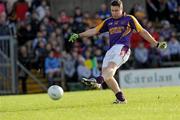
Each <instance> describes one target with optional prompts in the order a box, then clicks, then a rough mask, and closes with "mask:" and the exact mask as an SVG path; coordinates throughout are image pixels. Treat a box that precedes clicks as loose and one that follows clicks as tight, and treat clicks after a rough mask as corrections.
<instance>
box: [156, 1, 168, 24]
mask: <svg viewBox="0 0 180 120" xmlns="http://www.w3.org/2000/svg"><path fill="white" fill-rule="evenodd" d="M167 13H168V6H167V4H166V0H159V13H158V18H159V21H161V20H167V19H168V17H169V16H167Z"/></svg>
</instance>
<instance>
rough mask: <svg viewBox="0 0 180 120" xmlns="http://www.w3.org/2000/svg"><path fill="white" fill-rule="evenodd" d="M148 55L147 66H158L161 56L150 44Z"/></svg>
mask: <svg viewBox="0 0 180 120" xmlns="http://www.w3.org/2000/svg"><path fill="white" fill-rule="evenodd" d="M148 56H149V57H148V62H149V67H151V68H157V67H159V66H160V62H161V58H160V55H159V52H158V50H157V48H156V47H154V46H150V48H149V49H148Z"/></svg>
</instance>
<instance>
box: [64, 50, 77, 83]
mask: <svg viewBox="0 0 180 120" xmlns="http://www.w3.org/2000/svg"><path fill="white" fill-rule="evenodd" d="M76 62H77V61H76V59H74V58H73V57H72V56H71V55H70V54H68V53H64V60H63V65H64V74H65V78H66V80H67V82H77V78H76V77H77V76H76Z"/></svg>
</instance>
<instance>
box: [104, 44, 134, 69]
mask: <svg viewBox="0 0 180 120" xmlns="http://www.w3.org/2000/svg"><path fill="white" fill-rule="evenodd" d="M130 54H131V50H130V48H127V47H125V46H124V45H122V44H116V45H114V46H112V47H111V48H110V49H109V50H108V51H107V52H106V55H105V57H104V60H103V64H102V68H105V67H107V66H108V63H109V62H114V63H116V64H117V66H118V68H119V67H120V66H121V65H122V64H124V63H125V62H126V61H127V60H128V59H129V56H130Z"/></svg>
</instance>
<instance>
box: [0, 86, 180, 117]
mask: <svg viewBox="0 0 180 120" xmlns="http://www.w3.org/2000/svg"><path fill="white" fill-rule="evenodd" d="M124 92H125V95H126V98H127V100H128V104H123V105H121V104H118V105H114V104H112V102H113V100H115V97H114V94H113V93H112V92H111V91H110V90H104V91H103V90H101V91H98V90H97V91H81V92H66V93H65V94H64V96H63V98H62V99H60V100H58V101H53V100H51V99H50V98H49V97H48V95H47V94H34V95H17V96H0V120H180V87H161V88H140V89H125V90H124Z"/></svg>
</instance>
